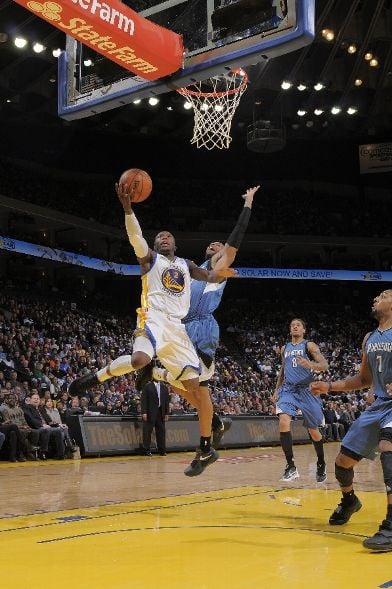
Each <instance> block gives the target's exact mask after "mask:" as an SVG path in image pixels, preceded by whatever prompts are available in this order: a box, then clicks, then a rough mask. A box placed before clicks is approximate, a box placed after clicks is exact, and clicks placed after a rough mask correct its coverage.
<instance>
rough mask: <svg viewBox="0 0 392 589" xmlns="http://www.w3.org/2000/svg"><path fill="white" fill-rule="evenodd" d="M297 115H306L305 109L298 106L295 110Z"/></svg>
mask: <svg viewBox="0 0 392 589" xmlns="http://www.w3.org/2000/svg"><path fill="white" fill-rule="evenodd" d="M297 115H298V116H299V117H304V116H305V115H306V110H304V109H303V108H299V109H298V110H297Z"/></svg>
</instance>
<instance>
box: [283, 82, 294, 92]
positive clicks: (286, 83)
mask: <svg viewBox="0 0 392 589" xmlns="http://www.w3.org/2000/svg"><path fill="white" fill-rule="evenodd" d="M292 85H293V84H292V83H291V82H289V81H288V80H283V82H282V83H281V85H280V87H281V88H282V90H290V88H291V86H292Z"/></svg>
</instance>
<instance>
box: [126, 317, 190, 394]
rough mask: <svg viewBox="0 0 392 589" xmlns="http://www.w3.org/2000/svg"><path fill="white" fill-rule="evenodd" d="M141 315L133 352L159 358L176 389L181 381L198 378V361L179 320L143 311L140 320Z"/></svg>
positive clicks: (183, 326)
mask: <svg viewBox="0 0 392 589" xmlns="http://www.w3.org/2000/svg"><path fill="white" fill-rule="evenodd" d="M140 315H141V314H139V321H138V328H137V329H136V331H135V343H134V345H133V352H145V353H146V354H148V355H149V356H151V358H152V357H153V356H154V355H156V356H158V358H159V360H160V362H161V363H162V364H163V366H164V367H165V368H166V370H167V371H168V372H169V373H170V374H172V375H173V379H174V381H176V386H177V384H178V382H179V381H180V380H189V379H191V378H197V377H198V376H199V374H200V360H199V357H198V355H197V353H196V350H195V348H194V347H193V344H192V342H191V340H190V339H189V337H188V334H187V332H186V329H185V325H183V323H181V320H180V319H178V318H176V317H173V316H172V315H166V313H162V312H161V311H157V310H156V309H149V310H148V311H147V312H146V311H144V310H143V317H142V318H141V316H140ZM146 338H148V342H147V341H146ZM173 384H174V382H173Z"/></svg>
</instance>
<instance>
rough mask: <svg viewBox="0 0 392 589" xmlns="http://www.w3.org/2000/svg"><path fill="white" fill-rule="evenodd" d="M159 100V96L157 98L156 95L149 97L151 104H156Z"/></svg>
mask: <svg viewBox="0 0 392 589" xmlns="http://www.w3.org/2000/svg"><path fill="white" fill-rule="evenodd" d="M158 102H159V98H156V97H155V96H151V98H149V99H148V104H150V105H151V106H156V105H157V104H158Z"/></svg>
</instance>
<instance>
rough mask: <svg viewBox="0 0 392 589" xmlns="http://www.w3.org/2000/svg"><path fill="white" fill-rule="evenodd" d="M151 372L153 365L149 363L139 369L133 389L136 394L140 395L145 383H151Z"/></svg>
mask: <svg viewBox="0 0 392 589" xmlns="http://www.w3.org/2000/svg"><path fill="white" fill-rule="evenodd" d="M152 370H153V365H152V363H151V362H150V363H149V364H146V366H143V368H139V370H138V371H137V374H136V378H135V387H136V390H137V392H138V393H141V392H142V390H143V389H144V387H145V386H146V384H147V383H149V382H151V381H152Z"/></svg>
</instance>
